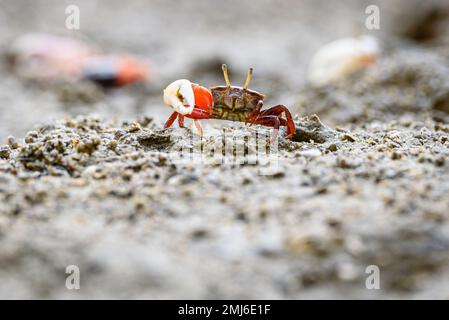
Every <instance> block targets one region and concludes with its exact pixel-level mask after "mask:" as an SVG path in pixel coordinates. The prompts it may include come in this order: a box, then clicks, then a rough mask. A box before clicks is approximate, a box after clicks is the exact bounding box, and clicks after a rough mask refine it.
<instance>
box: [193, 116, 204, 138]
mask: <svg viewBox="0 0 449 320" xmlns="http://www.w3.org/2000/svg"><path fill="white" fill-rule="evenodd" d="M193 123H194V124H195V128H196V130H197V131H198V134H199V135H200V136H202V135H203V128H201V125H200V122H199V121H198V120H197V119H193Z"/></svg>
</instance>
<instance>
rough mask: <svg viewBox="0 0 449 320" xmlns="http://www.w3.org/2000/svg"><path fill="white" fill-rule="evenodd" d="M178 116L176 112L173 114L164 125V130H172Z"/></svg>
mask: <svg viewBox="0 0 449 320" xmlns="http://www.w3.org/2000/svg"><path fill="white" fill-rule="evenodd" d="M178 114H179V113H177V112H176V111H175V112H173V113H172V114H171V116H170V117H169V118H168V119H167V121H166V122H165V124H164V129H166V128H170V127H171V126H172V125H173V122H175V120H176V118H177V117H178Z"/></svg>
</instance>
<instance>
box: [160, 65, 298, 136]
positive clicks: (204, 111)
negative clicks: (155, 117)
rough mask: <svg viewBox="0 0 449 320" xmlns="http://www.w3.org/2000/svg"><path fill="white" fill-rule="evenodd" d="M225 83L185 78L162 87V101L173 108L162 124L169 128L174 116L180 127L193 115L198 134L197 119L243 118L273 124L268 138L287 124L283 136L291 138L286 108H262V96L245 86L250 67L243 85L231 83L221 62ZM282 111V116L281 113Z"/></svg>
mask: <svg viewBox="0 0 449 320" xmlns="http://www.w3.org/2000/svg"><path fill="white" fill-rule="evenodd" d="M222 70H223V75H224V80H225V82H226V85H225V86H216V87H212V88H209V89H208V88H205V87H203V86H200V85H198V84H196V83H192V82H190V81H189V80H186V79H180V80H176V81H174V82H172V83H171V84H169V85H168V86H167V88H165V90H164V103H165V104H166V105H168V106H170V107H171V108H173V110H174V112H173V113H172V115H171V116H170V117H169V118H168V120H167V122H166V123H165V126H164V128H169V127H171V126H172V124H173V123H174V122H175V120H176V119H178V124H179V126H180V127H181V128H183V127H184V118H185V117H187V118H190V119H193V122H194V124H195V127H196V129H197V131H198V133H199V134H200V135H202V134H203V130H202V128H201V125H200V123H199V120H200V119H222V120H230V121H240V122H245V124H248V123H250V125H252V124H259V125H264V126H268V127H273V128H274V131H273V134H272V138H271V139H272V141H273V140H274V139H275V138H276V137H277V135H278V131H279V127H280V126H285V127H287V134H286V138H288V139H291V138H292V137H293V136H294V134H295V132H296V127H295V124H294V122H293V118H292V115H291V113H290V111H289V110H288V109H287V107H286V106H284V105H281V104H280V105H276V106H274V107H271V108H268V109H265V110H262V107H263V100H264V98H265V96H264V95H263V94H261V93H259V92H257V91H254V90H250V89H248V86H249V83H250V81H251V78H252V73H253V69H252V68H250V69H249V71H248V74H247V76H246V81H245V84H244V85H243V87H237V86H232V85H231V81H230V80H229V75H228V69H227V67H226V65H225V64H223V66H222ZM282 114H285V117H282Z"/></svg>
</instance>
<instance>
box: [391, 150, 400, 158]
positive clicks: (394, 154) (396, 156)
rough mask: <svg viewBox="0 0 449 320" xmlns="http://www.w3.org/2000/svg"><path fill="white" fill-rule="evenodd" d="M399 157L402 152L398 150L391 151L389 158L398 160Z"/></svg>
mask: <svg viewBox="0 0 449 320" xmlns="http://www.w3.org/2000/svg"><path fill="white" fill-rule="evenodd" d="M401 158H402V154H401V153H400V152H397V151H393V152H392V153H391V159H393V160H399V159H401Z"/></svg>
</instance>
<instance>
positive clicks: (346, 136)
mask: <svg viewBox="0 0 449 320" xmlns="http://www.w3.org/2000/svg"><path fill="white" fill-rule="evenodd" d="M341 140H345V141H349V142H355V138H354V137H353V136H351V135H350V134H348V133H343V134H342V135H341Z"/></svg>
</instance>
